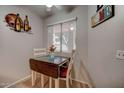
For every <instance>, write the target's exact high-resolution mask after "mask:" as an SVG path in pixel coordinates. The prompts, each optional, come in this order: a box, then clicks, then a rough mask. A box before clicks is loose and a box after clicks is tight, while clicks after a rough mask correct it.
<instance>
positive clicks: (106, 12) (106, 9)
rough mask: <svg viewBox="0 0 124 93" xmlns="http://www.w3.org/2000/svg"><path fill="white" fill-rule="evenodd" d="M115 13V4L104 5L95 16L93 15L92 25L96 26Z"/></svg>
mask: <svg viewBox="0 0 124 93" xmlns="http://www.w3.org/2000/svg"><path fill="white" fill-rule="evenodd" d="M114 15H115V12H114V5H103V6H102V7H101V8H100V9H99V10H98V11H97V12H96V14H95V15H94V16H92V17H91V27H92V28H94V27H96V26H97V25H99V24H101V23H103V22H105V21H106V20H108V19H110V18H112V17H113V16H114Z"/></svg>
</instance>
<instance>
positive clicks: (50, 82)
mask: <svg viewBox="0 0 124 93" xmlns="http://www.w3.org/2000/svg"><path fill="white" fill-rule="evenodd" d="M49 88H52V77H49Z"/></svg>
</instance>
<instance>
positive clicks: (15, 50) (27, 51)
mask: <svg viewBox="0 0 124 93" xmlns="http://www.w3.org/2000/svg"><path fill="white" fill-rule="evenodd" d="M8 13H19V14H20V16H21V17H22V19H24V18H25V15H28V17H29V22H30V25H31V26H32V30H31V31H32V33H33V34H27V33H18V32H14V31H13V30H10V29H9V27H7V26H6V23H5V22H3V21H4V17H5V16H6V14H8ZM42 24H43V23H42V19H41V18H40V17H39V16H37V15H36V14H35V13H33V12H31V11H30V10H29V9H27V8H26V7H25V6H0V86H4V85H7V84H10V83H12V82H15V81H16V80H19V79H21V78H24V77H25V76H27V75H29V58H30V57H31V56H32V49H33V48H36V47H42Z"/></svg>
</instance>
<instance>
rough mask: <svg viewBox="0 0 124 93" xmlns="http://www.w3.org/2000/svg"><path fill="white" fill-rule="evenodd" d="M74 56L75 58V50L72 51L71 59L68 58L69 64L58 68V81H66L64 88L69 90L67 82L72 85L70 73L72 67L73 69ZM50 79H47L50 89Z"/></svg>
mask: <svg viewBox="0 0 124 93" xmlns="http://www.w3.org/2000/svg"><path fill="white" fill-rule="evenodd" d="M74 56H75V50H72V53H71V57H70V62H69V64H68V65H67V66H61V67H60V70H59V71H60V72H59V78H58V79H59V80H65V81H66V87H67V88H69V81H70V83H71V84H72V80H71V72H72V67H73V62H74V60H73V59H74ZM52 79H53V78H51V77H50V78H49V85H50V87H51V86H52Z"/></svg>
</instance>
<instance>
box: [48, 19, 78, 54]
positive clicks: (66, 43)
mask: <svg viewBox="0 0 124 93" xmlns="http://www.w3.org/2000/svg"><path fill="white" fill-rule="evenodd" d="M75 36H76V21H70V22H65V23H60V24H57V25H53V26H49V27H48V46H51V45H52V44H53V45H55V46H56V47H57V48H56V51H58V52H61V51H62V52H70V51H71V50H72V49H75V48H76V45H75Z"/></svg>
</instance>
